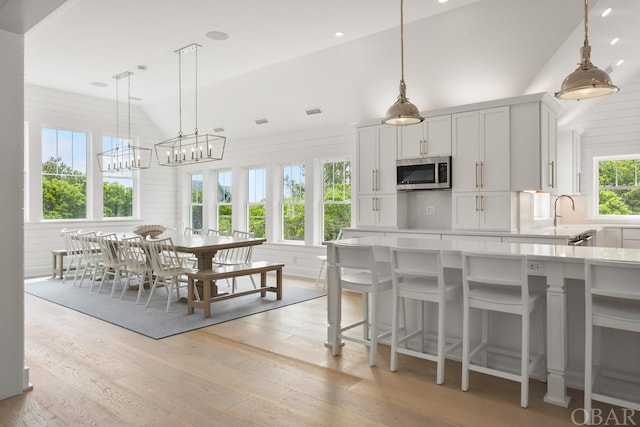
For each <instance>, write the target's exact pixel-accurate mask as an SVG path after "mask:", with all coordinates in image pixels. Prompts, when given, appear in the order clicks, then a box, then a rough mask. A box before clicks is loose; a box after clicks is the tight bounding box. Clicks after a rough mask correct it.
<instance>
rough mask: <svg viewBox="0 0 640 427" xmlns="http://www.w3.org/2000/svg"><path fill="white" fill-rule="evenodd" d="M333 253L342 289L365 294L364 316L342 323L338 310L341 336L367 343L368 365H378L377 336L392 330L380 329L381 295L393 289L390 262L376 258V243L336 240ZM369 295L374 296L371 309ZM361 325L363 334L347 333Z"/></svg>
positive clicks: (339, 284) (387, 333)
mask: <svg viewBox="0 0 640 427" xmlns="http://www.w3.org/2000/svg"><path fill="white" fill-rule="evenodd" d="M334 253H335V264H336V271H337V276H338V286H339V289H340V292H342V291H343V290H348V291H351V292H357V293H360V294H362V319H361V320H358V321H356V322H354V323H351V324H349V325H347V326H342V325H341V319H342V315H341V313H340V312H338V313H337V323H338V339H342V340H345V341H351V342H356V343H359V344H364V345H366V346H368V347H369V365H370V366H375V364H376V352H377V348H378V340H379V339H380V338H383V337H385V336H389V335H390V334H391V331H386V332H383V333H380V332H379V330H378V328H379V325H378V311H379V305H380V299H379V295H380V293H381V292H383V291H386V290H389V289H391V276H390V273H389V271H388V265H389V264H388V263H378V262H376V260H375V257H374V247H373V246H360V245H353V246H350V245H346V244H340V243H335V244H334ZM383 265H386V267H387V268H384V267H383ZM385 270H387V271H385ZM369 299H371V307H370V309H369ZM358 326H362V327H363V337H362V338H358V337H355V336H353V335H347V334H346V332H347V331H349V330H351V329H353V328H356V327H358Z"/></svg>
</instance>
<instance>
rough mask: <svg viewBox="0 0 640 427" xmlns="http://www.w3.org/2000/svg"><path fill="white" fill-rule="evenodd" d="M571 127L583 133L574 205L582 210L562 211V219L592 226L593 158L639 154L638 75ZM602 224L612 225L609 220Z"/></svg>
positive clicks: (603, 99) (639, 111)
mask: <svg viewBox="0 0 640 427" xmlns="http://www.w3.org/2000/svg"><path fill="white" fill-rule="evenodd" d="M580 102H589V100H586V101H580ZM573 125H574V126H576V127H579V128H582V129H584V133H583V134H582V138H581V142H582V147H581V164H580V171H581V174H582V175H581V192H582V196H581V197H579V198H578V200H577V201H576V202H577V203H579V204H580V205H581V206H579V207H578V206H576V212H575V213H574V212H571V211H570V210H569V209H565V210H564V211H563V215H566V218H564V219H565V221H567V222H581V220H583V221H586V222H593V221H594V220H593V216H594V214H595V210H596V207H594V198H593V197H594V191H596V190H595V187H594V184H593V179H594V178H593V177H594V165H593V158H594V157H597V156H610V155H625V154H640V75H638V76H636V78H635V79H634V80H633V81H632V82H630V83H628V84H626V85H625V86H624V87H622V88H620V92H618V93H616V94H614V95H609V96H608V97H605V98H602V99H601V101H600V102H599V103H598V104H596V105H594V108H593V109H592V110H590V111H589V112H588V113H587V114H585V115H584V116H583V117H580V118H579V119H578V120H577V121H576V122H575V123H574V124H573ZM582 205H584V207H583V206H582ZM579 208H580V209H579ZM580 210H583V212H580ZM581 217H582V218H581ZM601 221H606V222H608V223H611V222H614V221H613V220H612V219H606V220H601ZM634 221H635V223H636V224H637V222H638V221H637V219H628V220H626V221H625V220H622V222H634Z"/></svg>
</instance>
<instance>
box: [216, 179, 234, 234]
mask: <svg viewBox="0 0 640 427" xmlns="http://www.w3.org/2000/svg"><path fill="white" fill-rule="evenodd" d="M231 190H232V188H231V171H222V172H218V190H217V191H218V198H217V200H218V230H219V231H228V232H229V233H231V231H232V230H233V228H232V227H233V222H232V213H233V211H232V207H231V199H232V194H231Z"/></svg>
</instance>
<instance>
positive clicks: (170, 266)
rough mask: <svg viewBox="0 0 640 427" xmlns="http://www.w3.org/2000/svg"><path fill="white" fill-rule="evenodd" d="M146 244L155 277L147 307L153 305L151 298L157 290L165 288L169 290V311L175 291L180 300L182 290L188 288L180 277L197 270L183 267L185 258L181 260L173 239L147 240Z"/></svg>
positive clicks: (167, 309)
mask: <svg viewBox="0 0 640 427" xmlns="http://www.w3.org/2000/svg"><path fill="white" fill-rule="evenodd" d="M145 242H146V244H147V248H148V251H149V255H150V258H151V267H152V269H153V275H154V276H155V279H154V281H153V284H152V285H151V289H150V290H149V296H148V297H147V304H146V306H147V307H148V306H149V304H150V303H151V298H152V297H153V293H154V291H155V290H156V288H158V287H159V286H164V287H165V288H166V290H167V308H166V311H169V308H170V307H171V299H172V296H173V294H174V291H175V294H176V297H177V299H180V288H182V287H184V288H186V287H187V282H186V281H181V280H180V277H181V276H184V275H186V273H187V272H191V271H195V270H194V269H191V268H188V267H185V266H184V265H183V258H181V257H180V256H179V254H178V251H176V248H175V247H174V245H173V240H172V239H171V237H167V238H165V239H157V240H146V241H145Z"/></svg>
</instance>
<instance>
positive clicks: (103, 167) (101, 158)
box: [98, 71, 152, 173]
mask: <svg viewBox="0 0 640 427" xmlns="http://www.w3.org/2000/svg"><path fill="white" fill-rule="evenodd" d="M132 75H133V73H132V72H130V71H124V72H122V73H120V74H117V75H115V76H113V78H114V79H116V146H115V148H112V149H111V150H106V151H103V152H102V153H98V166H99V167H100V171H101V172H109V173H119V172H126V171H132V170H137V169H148V168H149V167H151V151H152V150H151V148H145V147H137V146H135V145H133V144H132V143H131V76H132ZM124 78H126V79H127V106H128V109H127V123H128V125H127V129H128V131H127V132H128V135H127V136H128V137H127V139H126V147H125V140H123V139H121V138H120V101H119V94H120V87H119V82H120V80H121V79H124Z"/></svg>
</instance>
